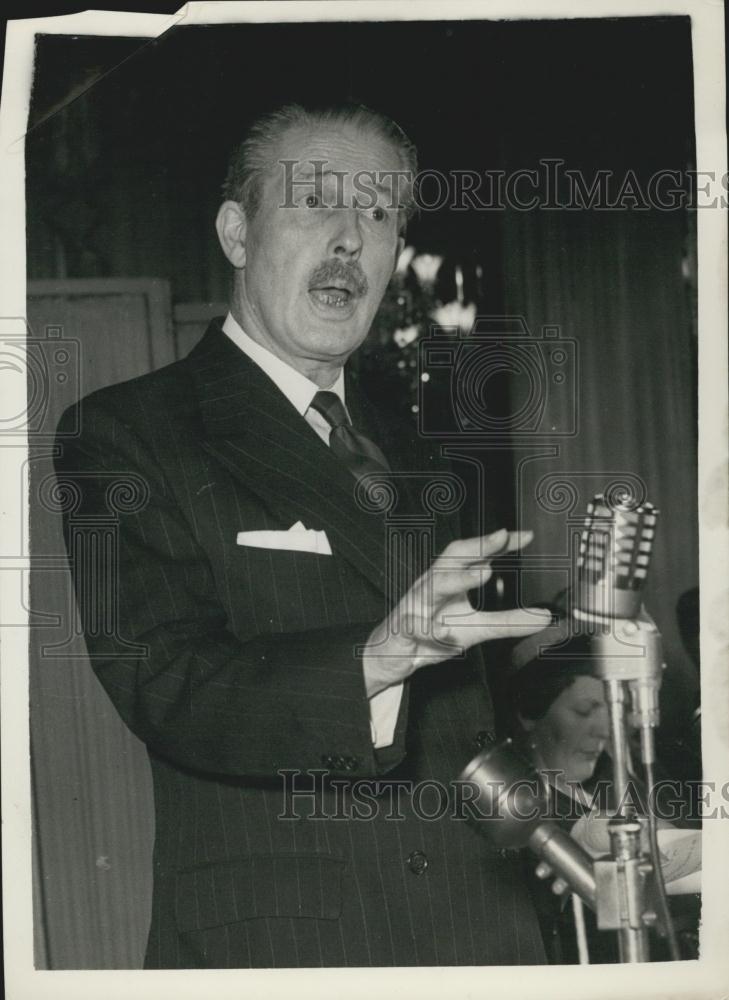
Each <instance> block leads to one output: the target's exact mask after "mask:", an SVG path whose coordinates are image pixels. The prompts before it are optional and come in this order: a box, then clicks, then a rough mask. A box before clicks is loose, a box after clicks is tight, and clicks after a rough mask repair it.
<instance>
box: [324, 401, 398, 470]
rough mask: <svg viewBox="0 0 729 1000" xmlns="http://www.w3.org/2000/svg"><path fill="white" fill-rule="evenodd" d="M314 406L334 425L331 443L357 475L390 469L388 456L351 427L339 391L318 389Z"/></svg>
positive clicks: (340, 458)
mask: <svg viewBox="0 0 729 1000" xmlns="http://www.w3.org/2000/svg"><path fill="white" fill-rule="evenodd" d="M311 406H312V408H313V409H314V410H316V411H317V413H321V415H322V416H323V417H324V419H325V420H326V422H327V423H328V424H329V426H330V427H331V429H332V432H331V434H330V436H329V447H330V448H331V449H332V451H333V452H334V454H335V455H336V456H337V458H338V459H339V460H340V461H341V462H342V463H343V464H344V465H346V466H347V468H348V469H349V471H350V472H351V473H352V475H353V476H354V477H355V479H359V478H360V476H366V475H368V474H369V473H377V472H389V471H390V466H389V465H388V462H387V459H386V458H385V456H384V455H383V454H382V452H381V451H380V449H379V448H378V447H377V445H376V444H375V443H374V441H370V439H369V438H368V437H365V435H364V434H361V433H360V432H359V431H356V430H355V429H354V427H352V424H351V422H350V419H349V417H348V416H347V411H346V410H345V409H344V404H343V403H342V401H341V399H340V398H339V396H338V395H337V394H336V392H325V391H321V392H317V394H316V396H314V398H313V399H312V401H311Z"/></svg>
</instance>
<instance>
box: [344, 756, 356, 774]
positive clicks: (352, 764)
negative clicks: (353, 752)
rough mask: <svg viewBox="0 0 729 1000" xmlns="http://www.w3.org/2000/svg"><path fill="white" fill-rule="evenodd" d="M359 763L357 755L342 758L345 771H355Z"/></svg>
mask: <svg viewBox="0 0 729 1000" xmlns="http://www.w3.org/2000/svg"><path fill="white" fill-rule="evenodd" d="M358 765H359V757H345V758H344V770H345V771H355V770H356V769H357V767H358Z"/></svg>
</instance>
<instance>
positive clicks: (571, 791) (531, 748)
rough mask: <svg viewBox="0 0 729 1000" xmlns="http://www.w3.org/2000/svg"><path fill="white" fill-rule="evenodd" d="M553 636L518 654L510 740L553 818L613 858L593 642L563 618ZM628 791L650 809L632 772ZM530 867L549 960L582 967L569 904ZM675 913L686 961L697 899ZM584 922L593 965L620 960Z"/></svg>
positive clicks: (605, 719)
mask: <svg viewBox="0 0 729 1000" xmlns="http://www.w3.org/2000/svg"><path fill="white" fill-rule="evenodd" d="M552 631H553V633H554V636H553V639H552V640H551V641H550V640H547V641H545V637H544V633H540V634H537V635H535V636H529V637H528V638H527V639H525V640H524V641H523V642H521V643H519V644H518V645H517V646H516V647H515V648H514V650H513V652H512V674H511V678H510V696H511V707H512V715H513V718H512V737H513V739H514V741H515V743H516V745H517V747H518V748H519V749H520V750H521V751H522V753H523V754H524V755H525V756H527V757H528V758H529V759H530V760H531V762H532V763H533V765H534V766H535V768H536V770H537V771H538V773H539V774H540V776H541V777H542V779H543V780H544V782H545V786H546V788H547V790H548V795H549V805H550V815H551V817H552V818H553V819H554V820H555V821H556V822H558V823H559V824H560V825H561V826H563V827H564V828H565V829H568V830H570V832H571V833H572V834H573V836H575V838H576V839H577V840H580V841H581V842H582V843H583V844H584V846H587V847H597V848H598V850H597V853H600V851H602V852H605V853H607V852H608V850H609V840H608V833H607V816H608V815H609V814H610V812H611V811H612V810H613V809H614V807H615V802H614V799H613V794H612V792H613V789H612V764H611V759H610V753H609V750H610V748H609V739H610V728H609V715H608V706H607V703H606V701H605V694H604V686H603V682H602V681H601V680H599V679H598V678H596V677H593V676H592V667H593V663H592V661H591V660H590V658H589V652H590V650H589V642H590V640H589V638H588V637H587V636H580V635H570V634H569V629H568V623H567V622H566V621H565V620H564V619H563V620H561V621H558V622H557V624H556V625H555V626H552ZM540 640H541V641H540ZM630 791H631V801H632V802H633V803H634V805H635V807H636V808H637V809H638V811H639V812H645V810H646V796H645V788H644V786H643V784H642V782H641V781H640V780H638V779H637V778H635V777H634V776H633V774H632V773H631V782H630ZM663 825H670V824H663ZM588 841H591V843H589V842H588ZM525 863H526V865H527V867H528V876H527V877H528V879H529V882H530V885H531V886H532V890H533V893H534V897H535V903H536V906H537V911H538V913H539V918H540V924H541V927H542V934H543V936H544V940H545V947H546V949H547V954H548V956H549V959H550V961H551V962H553V963H555V964H569V963H574V962H576V961H577V946H576V935H575V928H574V921H573V916H572V908H571V906H569V905H568V903H567V900H566V898H564V897H559V896H556V895H555V894H554V893H553V892H552V891H551V886H550V885H549V884H548V883H545V882H544V881H540V880H538V879H537V878H536V876H535V874H534V868H535V861H534V858H533V856H531V855H530V856H529V857H526V858H525ZM672 910H673V912H674V919H675V920H676V922H677V923H678V924H679V926H678V928H677V930H678V931H679V939H680V942H681V946H682V951H683V952H684V954H683V957H685V958H696V957H697V953H696V946H697V941H696V933H695V927H696V924H697V922H698V899H697V898H694V897H683V898H682V899H681V900H680V901H672ZM585 922H586V926H587V932H588V945H589V952H590V961H591V962H593V963H599V962H617V961H618V960H619V956H618V948H617V935H616V934H614V933H609V932H604V931H598V929H597V925H596V922H595V918H594V915H593V914H592V913H591V912H589V911H587V912H586V914H585ZM682 928H683V930H682ZM662 945H663V943H662V942H661V945H659V946H657V947H654V946H652V952H651V956H652V957H653V958H655V959H667V958H668V955H667V953H666V954H664V951H665V949H664V948H663V947H662Z"/></svg>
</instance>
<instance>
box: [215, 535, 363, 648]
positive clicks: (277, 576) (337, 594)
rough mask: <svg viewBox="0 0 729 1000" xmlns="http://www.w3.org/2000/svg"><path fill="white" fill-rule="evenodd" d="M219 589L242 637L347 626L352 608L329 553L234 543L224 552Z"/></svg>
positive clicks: (344, 582)
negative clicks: (225, 554) (225, 557)
mask: <svg viewBox="0 0 729 1000" xmlns="http://www.w3.org/2000/svg"><path fill="white" fill-rule="evenodd" d="M224 572H225V580H224V583H223V585H224V588H225V590H224V593H225V594H226V596H227V600H228V602H229V611H230V617H231V621H232V623H233V630H234V631H235V632H236V634H238V635H241V636H249V635H251V634H257V635H260V634H263V633H268V632H299V631H302V630H305V629H311V628H324V627H326V626H328V625H343V624H350V623H351V621H352V618H351V617H350V616H351V609H353V608H354V607H356V604H353V602H352V599H351V597H352V596H354V597H355V599H356V594H355V595H348V594H347V591H348V590H349V591H351V590H352V587H351V584H349V583H348V581H347V580H346V579H345V578H344V575H343V571H342V567H341V565H340V562H339V560H337V559H336V558H335V557H334V556H329V555H319V554H317V553H313V552H296V551H290V550H286V549H261V548H254V547H251V546H245V545H239V546H236V548H235V549H234V550H233V551H232V552H231V553H230V554H229V556H228V559H227V561H226V564H225V567H224Z"/></svg>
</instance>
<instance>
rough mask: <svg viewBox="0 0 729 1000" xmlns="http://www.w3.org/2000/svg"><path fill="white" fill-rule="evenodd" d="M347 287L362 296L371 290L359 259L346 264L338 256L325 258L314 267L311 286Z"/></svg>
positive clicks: (352, 292) (356, 294)
mask: <svg viewBox="0 0 729 1000" xmlns="http://www.w3.org/2000/svg"><path fill="white" fill-rule="evenodd" d="M332 286H333V287H343V288H346V289H347V291H348V292H350V294H351V295H354V296H355V297H357V298H360V297H361V296H363V295H366V294H367V292H368V290H369V284H368V283H367V276H366V275H365V273H364V271H363V270H362V267H361V265H360V264H359V262H358V261H354V262H353V263H351V264H345V263H343V262H342V261H341V260H337V259H336V258H334V259H332V260H325V261H322V263H321V264H320V265H319V266H318V267H317V268H315V269H314V271H313V272H312V275H311V277H310V279H309V288H327V287H332Z"/></svg>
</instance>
